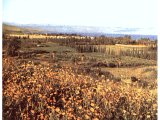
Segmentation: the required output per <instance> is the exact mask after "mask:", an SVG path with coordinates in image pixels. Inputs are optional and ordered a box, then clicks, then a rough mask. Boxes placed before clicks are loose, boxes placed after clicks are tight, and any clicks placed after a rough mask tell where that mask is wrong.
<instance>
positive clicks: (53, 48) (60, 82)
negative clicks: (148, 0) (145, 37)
mask: <svg viewBox="0 0 160 120" xmlns="http://www.w3.org/2000/svg"><path fill="white" fill-rule="evenodd" d="M78 38H79V37H78ZM83 38H84V39H76V38H72V37H70V36H67V38H63V39H62V38H61V37H60V38H54V39H51V38H50V39H46V38H34V39H30V38H29V37H27V38H21V37H20V38H19V37H13V36H10V37H9V38H8V36H7V37H6V39H3V118H4V119H40V120H43V119H45V120H48V119H50V120H53V119H57V120H106V119H107V120H114V119H133V120H136V119H137V120H139V119H140V120H144V119H151V120H156V119H157V58H156V57H157V56H156V54H157V49H156V47H155V43H154V44H151V43H150V42H148V43H147V44H144V45H142V44H141V43H138V42H137V43H136V44H131V43H132V42H128V41H127V42H126V43H128V44H112V39H113V40H115V41H116V39H115V38H112V39H111V40H110V42H106V41H105V38H103V39H102V38H95V39H91V38H89V37H88V38H87V37H83ZM106 39H107V40H108V39H109V38H106ZM124 39H125V40H126V38H124ZM99 41H100V42H99ZM120 41H122V40H120ZM19 43H20V44H19ZM102 43H103V44H102ZM85 44H86V45H85ZM148 44H149V45H148ZM16 45H17V48H15V47H16ZM18 45H19V46H18ZM77 46H78V47H77ZM95 48H96V49H95ZM104 49H105V51H104ZM120 51H121V52H120ZM122 51H125V52H122ZM139 51H141V52H139ZM116 52H117V53H118V52H119V54H116ZM151 53H154V54H151Z"/></svg>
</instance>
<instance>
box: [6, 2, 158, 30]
mask: <svg viewBox="0 0 160 120" xmlns="http://www.w3.org/2000/svg"><path fill="white" fill-rule="evenodd" d="M3 22H13V23H23V24H30V23H34V24H53V25H83V26H106V27H125V28H147V29H150V28H152V32H153V29H154V30H155V28H156V26H157V0H3Z"/></svg>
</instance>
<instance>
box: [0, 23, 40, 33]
mask: <svg viewBox="0 0 160 120" xmlns="http://www.w3.org/2000/svg"><path fill="white" fill-rule="evenodd" d="M2 27H3V33H39V32H41V30H40V29H33V28H27V27H26V28H24V27H22V26H16V25H9V24H5V23H3V25H2Z"/></svg>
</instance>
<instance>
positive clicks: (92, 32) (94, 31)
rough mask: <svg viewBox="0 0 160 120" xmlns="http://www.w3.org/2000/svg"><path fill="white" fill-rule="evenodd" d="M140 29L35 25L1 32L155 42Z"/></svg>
mask: <svg viewBox="0 0 160 120" xmlns="http://www.w3.org/2000/svg"><path fill="white" fill-rule="evenodd" d="M140 30H142V29H141V28H121V27H116V28H111V27H92V26H91V27H89V26H65V25H61V26H57V25H54V26H53V25H37V24H25V25H22V24H9V23H4V24H3V31H9V32H22V33H62V34H78V35H84V36H102V35H103V36H109V37H123V36H124V35H130V36H131V37H132V39H135V40H137V39H140V38H149V39H152V40H157V35H144V34H143V35H141V34H138V31H140Z"/></svg>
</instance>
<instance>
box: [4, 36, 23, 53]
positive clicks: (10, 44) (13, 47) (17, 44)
mask: <svg viewBox="0 0 160 120" xmlns="http://www.w3.org/2000/svg"><path fill="white" fill-rule="evenodd" d="M20 48H21V41H20V40H18V39H10V40H8V41H7V44H6V53H7V55H8V56H16V55H17V52H18V50H19V49H20Z"/></svg>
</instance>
